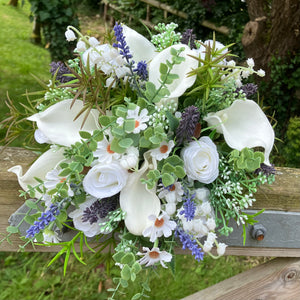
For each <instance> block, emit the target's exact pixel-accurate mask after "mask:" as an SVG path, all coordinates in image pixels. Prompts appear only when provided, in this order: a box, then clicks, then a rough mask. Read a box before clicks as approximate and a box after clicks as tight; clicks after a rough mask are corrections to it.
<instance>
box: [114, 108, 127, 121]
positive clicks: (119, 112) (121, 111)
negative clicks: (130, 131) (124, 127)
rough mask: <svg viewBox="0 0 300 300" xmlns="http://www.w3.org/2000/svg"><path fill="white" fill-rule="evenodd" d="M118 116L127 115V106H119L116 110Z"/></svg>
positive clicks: (123, 116)
mask: <svg viewBox="0 0 300 300" xmlns="http://www.w3.org/2000/svg"><path fill="white" fill-rule="evenodd" d="M115 114H116V116H118V117H121V118H124V119H125V118H126V116H127V108H125V107H122V106H118V108H117V109H116V112H115Z"/></svg>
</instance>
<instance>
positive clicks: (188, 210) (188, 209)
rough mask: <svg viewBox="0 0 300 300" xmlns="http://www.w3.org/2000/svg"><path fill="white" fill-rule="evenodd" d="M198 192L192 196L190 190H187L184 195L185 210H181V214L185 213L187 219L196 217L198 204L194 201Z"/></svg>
mask: <svg viewBox="0 0 300 300" xmlns="http://www.w3.org/2000/svg"><path fill="white" fill-rule="evenodd" d="M195 196H196V194H193V195H191V196H190V192H189V190H185V192H184V195H183V197H182V199H183V200H185V202H184V204H183V210H182V211H181V212H180V214H181V215H184V216H185V218H186V220H187V221H191V220H193V219H194V217H195V211H196V204H195V202H194V201H193V199H194V198H195Z"/></svg>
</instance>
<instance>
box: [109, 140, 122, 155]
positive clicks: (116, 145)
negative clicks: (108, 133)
mask: <svg viewBox="0 0 300 300" xmlns="http://www.w3.org/2000/svg"><path fill="white" fill-rule="evenodd" d="M119 141H120V140H119V139H117V138H114V139H113V140H112V142H111V143H110V150H111V151H114V152H116V153H124V152H125V151H126V148H124V147H121V146H120V145H119Z"/></svg>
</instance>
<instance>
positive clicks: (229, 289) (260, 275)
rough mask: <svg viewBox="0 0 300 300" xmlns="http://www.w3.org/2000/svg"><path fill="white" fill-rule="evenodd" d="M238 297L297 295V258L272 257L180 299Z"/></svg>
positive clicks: (294, 299) (262, 299) (274, 299)
mask: <svg viewBox="0 0 300 300" xmlns="http://www.w3.org/2000/svg"><path fill="white" fill-rule="evenodd" d="M242 299H245V300H298V299H300V259H299V258H276V259H274V260H271V261H269V262H267V263H265V264H262V265H259V266H257V267H255V268H253V269H251V270H248V271H246V272H243V273H241V274H238V275H236V276H234V277H231V278H229V279H226V280H224V281H222V282H220V283H217V284H215V285H213V286H211V287H209V288H207V289H204V290H202V291H200V292H197V293H195V294H193V295H190V296H188V297H185V298H183V299H182V300H242Z"/></svg>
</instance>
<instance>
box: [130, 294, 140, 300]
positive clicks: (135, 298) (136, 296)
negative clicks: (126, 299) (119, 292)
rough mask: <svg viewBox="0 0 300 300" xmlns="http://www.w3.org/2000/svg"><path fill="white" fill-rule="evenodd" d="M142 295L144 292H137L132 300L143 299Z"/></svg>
mask: <svg viewBox="0 0 300 300" xmlns="http://www.w3.org/2000/svg"><path fill="white" fill-rule="evenodd" d="M141 297H142V294H141V293H136V294H135V295H134V296H133V297H132V298H131V300H137V299H141Z"/></svg>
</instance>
